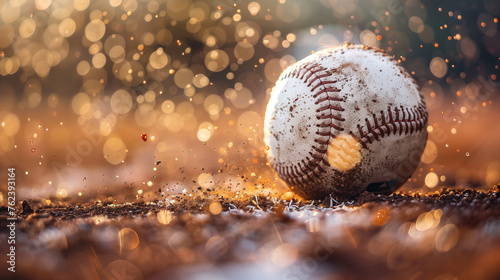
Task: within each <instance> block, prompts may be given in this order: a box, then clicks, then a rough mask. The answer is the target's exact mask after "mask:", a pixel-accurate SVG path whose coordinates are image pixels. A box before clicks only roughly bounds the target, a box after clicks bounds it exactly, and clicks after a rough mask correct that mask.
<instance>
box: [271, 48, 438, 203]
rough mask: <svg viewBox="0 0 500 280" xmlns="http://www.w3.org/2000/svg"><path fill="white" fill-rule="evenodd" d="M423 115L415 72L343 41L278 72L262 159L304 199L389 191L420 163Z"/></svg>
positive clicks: (374, 51)
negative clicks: (366, 191)
mask: <svg viewBox="0 0 500 280" xmlns="http://www.w3.org/2000/svg"><path fill="white" fill-rule="evenodd" d="M427 116H428V113H427V107H426V105H425V101H424V98H423V96H422V95H421V94H420V93H419V89H418V86H417V85H416V83H415V81H414V79H413V78H412V77H411V76H410V75H409V74H408V73H407V72H406V70H405V69H404V68H403V67H402V66H400V65H399V64H398V63H397V61H396V60H395V59H394V58H393V57H391V56H389V55H387V54H386V53H384V52H382V51H380V50H378V49H375V48H369V47H365V46H362V45H353V44H344V45H341V46H338V47H334V48H329V49H325V50H322V51H320V52H316V53H314V54H312V55H310V56H308V57H306V58H304V59H303V60H301V61H298V62H297V63H295V64H293V65H291V66H290V67H288V68H287V69H286V70H285V71H284V72H283V73H282V74H281V75H280V77H279V79H278V81H277V82H276V85H275V86H274V88H273V89H272V91H271V97H270V100H269V103H268V106H267V110H266V116H265V121H264V137H265V144H266V153H267V158H268V160H269V162H270V164H271V166H272V167H273V168H274V169H275V170H276V171H277V173H278V176H279V177H280V178H281V179H282V180H284V181H285V182H286V183H287V184H288V186H289V187H290V188H291V189H292V190H293V191H294V192H295V193H297V194H299V195H301V196H302V197H304V198H307V199H320V198H324V197H326V196H328V195H332V196H333V197H337V198H352V197H355V196H357V195H359V194H360V193H362V192H363V191H364V190H368V191H373V192H392V191H394V190H395V189H397V188H398V187H400V186H401V185H402V184H403V183H404V182H406V181H407V180H408V178H409V177H410V176H411V174H412V173H413V171H414V170H415V169H416V167H417V165H418V164H419V162H420V157H421V155H422V152H423V150H424V147H425V143H426V140H427Z"/></svg>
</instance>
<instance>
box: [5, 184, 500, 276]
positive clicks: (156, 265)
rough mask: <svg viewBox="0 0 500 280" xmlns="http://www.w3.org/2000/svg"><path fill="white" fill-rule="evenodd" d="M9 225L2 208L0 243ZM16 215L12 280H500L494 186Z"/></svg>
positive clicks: (26, 206) (28, 206)
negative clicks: (350, 198)
mask: <svg viewBox="0 0 500 280" xmlns="http://www.w3.org/2000/svg"><path fill="white" fill-rule="evenodd" d="M21 208H22V209H21ZM7 214H8V213H7V208H5V207H2V208H1V209H0V215H1V217H2V219H1V223H2V225H1V229H2V231H1V232H0V234H1V235H4V236H3V237H2V238H4V237H6V235H7V234H8V232H7V231H6V230H5V229H6V228H7V227H6V223H7V220H6V218H7V217H8V216H7ZM17 214H18V220H17V222H16V226H17V236H16V244H18V245H17V248H18V249H17V266H16V274H15V276H16V278H15V279H74V280H76V279H235V278H239V279H368V278H370V279H436V280H444V279H499V277H500V267H499V266H498V263H500V191H499V189H498V186H497V187H494V188H492V189H490V190H487V191H480V190H474V189H442V190H440V191H436V192H434V193H429V194H425V195H422V194H418V193H405V194H403V193H396V194H392V195H375V194H372V193H368V192H365V193H363V194H362V195H361V196H360V197H359V198H358V199H357V200H353V201H347V202H338V201H336V200H334V199H325V200H324V201H322V202H318V201H296V200H294V199H292V200H278V199H276V198H270V197H269V198H266V197H259V196H254V197H249V198H248V199H246V200H245V199H238V200H235V199H229V198H221V199H218V200H213V199H212V200H210V199H201V198H200V199H192V198H183V197H178V198H177V201H175V202H173V203H168V204H165V203H158V202H157V203H132V204H119V205H118V204H101V203H94V204H83V205H78V206H75V205H62V204H61V205H57V206H56V205H50V206H47V205H42V204H41V203H40V202H37V201H23V202H22V203H20V207H19V209H18V213H17ZM2 246H4V244H2ZM6 250H7V248H2V252H5V251H6ZM5 258H6V255H5V254H2V263H5V261H6V260H5ZM8 276H9V275H8V274H5V273H2V275H1V278H3V279H9V278H8ZM12 279H14V278H12Z"/></svg>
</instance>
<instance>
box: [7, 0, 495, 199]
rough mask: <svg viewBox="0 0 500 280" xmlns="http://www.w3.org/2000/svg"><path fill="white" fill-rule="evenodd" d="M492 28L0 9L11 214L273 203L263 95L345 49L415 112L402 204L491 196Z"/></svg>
mask: <svg viewBox="0 0 500 280" xmlns="http://www.w3.org/2000/svg"><path fill="white" fill-rule="evenodd" d="M499 17H500V3H499V2H498V1H494V0H482V1H466V0H462V1H422V2H420V1H417V0H407V1H394V0H355V1H352V0H349V1H347V0H318V1H298V0H273V1H250V0H234V1H227V0H221V1H191V0H168V1H143V0H98V1H89V0H37V1H26V0H15V1H14V0H2V1H1V2H0V55H1V58H0V74H1V76H0V124H1V127H0V156H1V157H0V166H1V167H2V168H3V169H6V168H7V167H12V166H13V167H16V170H17V178H18V179H17V182H18V183H17V184H18V188H17V200H22V199H37V200H41V201H42V203H46V204H47V205H48V204H50V203H51V202H60V201H67V202H70V203H82V202H93V201H104V202H118V203H123V202H134V201H143V200H147V201H156V200H160V201H163V200H167V201H168V200H169V199H170V198H171V196H172V195H174V194H183V195H189V196H196V195H197V193H199V192H200V190H206V189H211V188H216V189H217V190H224V191H223V192H221V195H224V194H228V195H229V194H230V195H234V196H236V197H237V196H238V195H245V194H246V193H250V194H252V193H254V192H255V190H257V191H258V192H262V193H266V194H270V195H280V194H283V193H284V192H286V191H287V189H286V187H285V186H284V185H283V184H282V183H281V182H280V181H279V180H277V179H276V178H275V175H274V173H273V172H272V170H271V169H270V167H269V166H267V165H266V159H265V156H264V145H263V142H262V123H263V116H264V112H265V106H266V103H267V99H268V94H269V92H270V90H271V88H272V86H273V84H274V82H275V81H276V79H277V77H278V75H279V74H280V72H281V71H282V70H283V69H284V68H286V67H287V66H288V65H290V64H291V63H293V62H295V61H297V60H300V59H302V58H303V57H305V56H307V55H308V54H310V53H311V52H314V51H316V50H319V49H322V48H325V47H328V46H332V45H337V44H340V43H343V42H345V41H347V42H353V43H362V44H365V45H368V46H374V47H380V48H382V49H385V50H387V51H388V52H389V53H390V54H391V55H393V56H394V57H396V58H397V59H398V60H399V61H400V62H401V63H402V64H403V65H404V67H405V68H406V69H407V70H408V71H409V72H410V73H411V74H412V75H413V76H414V77H415V79H416V80H417V82H418V84H419V85H420V86H421V89H422V93H423V94H424V96H425V98H426V101H427V104H428V107H429V110H430V122H429V126H428V128H427V130H428V131H429V132H430V137H429V141H428V143H427V148H426V151H425V153H424V156H423V159H422V161H423V163H422V164H421V166H420V167H419V169H417V171H416V172H415V174H414V176H413V177H412V179H411V181H410V182H408V183H407V184H406V185H405V186H404V187H403V190H406V191H408V190H414V191H421V192H428V191H433V190H437V189H440V188H441V187H444V186H453V187H474V188H476V187H480V188H486V189H487V188H489V187H491V186H493V185H495V184H497V183H498V182H499V181H500V158H499V156H500V146H499V145H498V143H499V142H500V124H499V122H498V119H499V118H500V113H498V105H497V102H498V100H499V85H500V83H499V82H498V81H497V75H498V74H499V73H500V71H499V69H498V67H499V66H498V65H499V64H500V33H499V24H498V18H499ZM2 178H4V176H2ZM6 182H7V181H6V180H2V181H1V182H0V189H1V190H2V193H1V194H0V205H5V204H6V198H5V197H4V195H5V190H6V188H7V184H6Z"/></svg>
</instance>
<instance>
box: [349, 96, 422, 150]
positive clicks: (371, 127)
mask: <svg viewBox="0 0 500 280" xmlns="http://www.w3.org/2000/svg"><path fill="white" fill-rule="evenodd" d="M400 108H401V109H399V108H397V107H396V108H395V109H394V110H392V109H391V107H389V108H388V109H387V112H388V115H389V120H388V121H387V118H386V117H385V114H384V111H380V116H381V119H382V123H381V124H379V123H378V119H377V116H376V114H373V124H372V123H370V121H369V120H368V119H365V123H366V128H367V132H364V131H363V127H362V126H361V125H359V124H358V131H359V136H360V142H361V145H362V146H363V147H364V148H367V143H370V144H371V143H373V140H377V141H379V140H380V138H383V137H385V136H390V135H391V133H392V134H393V135H396V133H399V135H401V134H402V133H403V132H404V133H405V135H406V134H413V133H416V132H419V131H422V130H423V129H424V124H425V123H426V122H427V117H428V113H427V111H426V110H425V103H424V102H423V101H420V103H419V104H418V106H414V107H412V108H404V107H403V106H401V107H400ZM405 110H406V112H407V113H406V114H405ZM393 112H394V115H395V119H393V117H392V115H393ZM399 112H403V116H402V117H401V119H400V114H399Z"/></svg>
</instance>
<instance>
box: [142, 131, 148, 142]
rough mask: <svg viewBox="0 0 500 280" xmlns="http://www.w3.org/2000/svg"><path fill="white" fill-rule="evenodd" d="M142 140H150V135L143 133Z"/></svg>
mask: <svg viewBox="0 0 500 280" xmlns="http://www.w3.org/2000/svg"><path fill="white" fill-rule="evenodd" d="M141 138H142V141H144V142H146V141H148V135H147V134H146V133H143V134H141Z"/></svg>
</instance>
